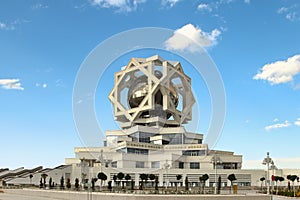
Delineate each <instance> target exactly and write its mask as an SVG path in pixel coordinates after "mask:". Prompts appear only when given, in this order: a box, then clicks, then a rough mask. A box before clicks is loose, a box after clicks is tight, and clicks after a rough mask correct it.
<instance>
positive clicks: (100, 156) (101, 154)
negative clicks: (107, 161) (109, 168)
mask: <svg viewBox="0 0 300 200" xmlns="http://www.w3.org/2000/svg"><path fill="white" fill-rule="evenodd" d="M103 162H104V158H103V150H102V149H101V151H100V155H99V163H100V172H102V165H103Z"/></svg>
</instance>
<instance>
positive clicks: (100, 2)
mask: <svg viewBox="0 0 300 200" xmlns="http://www.w3.org/2000/svg"><path fill="white" fill-rule="evenodd" d="M144 2H145V0H92V1H91V4H92V5H93V6H100V7H102V8H116V9H118V11H121V12H131V11H134V10H136V8H137V6H138V4H140V3H144Z"/></svg>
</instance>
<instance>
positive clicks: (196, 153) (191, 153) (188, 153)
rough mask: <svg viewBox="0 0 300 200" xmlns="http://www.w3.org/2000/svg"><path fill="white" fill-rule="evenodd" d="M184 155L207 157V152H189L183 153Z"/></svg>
mask: <svg viewBox="0 0 300 200" xmlns="http://www.w3.org/2000/svg"><path fill="white" fill-rule="evenodd" d="M182 155H184V156H205V155H206V151H205V150H187V151H182Z"/></svg>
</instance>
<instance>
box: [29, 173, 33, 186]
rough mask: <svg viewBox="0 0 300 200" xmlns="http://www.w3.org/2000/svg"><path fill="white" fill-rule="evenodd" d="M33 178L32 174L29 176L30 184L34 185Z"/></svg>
mask: <svg viewBox="0 0 300 200" xmlns="http://www.w3.org/2000/svg"><path fill="white" fill-rule="evenodd" d="M32 178H33V175H32V174H30V175H29V179H30V184H32Z"/></svg>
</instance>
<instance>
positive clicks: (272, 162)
mask: <svg viewBox="0 0 300 200" xmlns="http://www.w3.org/2000/svg"><path fill="white" fill-rule="evenodd" d="M270 169H271V170H272V177H274V176H275V170H277V167H276V165H275V164H274V161H273V160H272V161H271V166H270ZM272 191H274V180H273V179H272Z"/></svg>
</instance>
